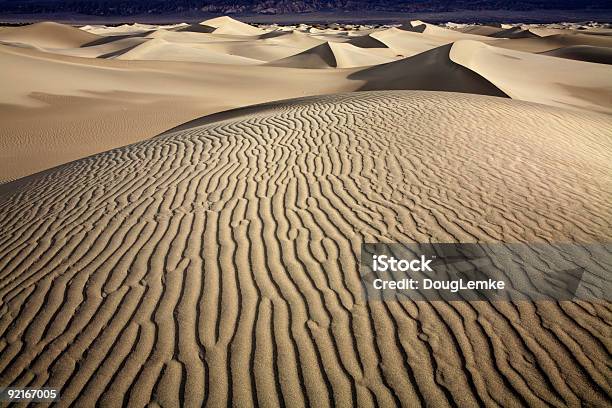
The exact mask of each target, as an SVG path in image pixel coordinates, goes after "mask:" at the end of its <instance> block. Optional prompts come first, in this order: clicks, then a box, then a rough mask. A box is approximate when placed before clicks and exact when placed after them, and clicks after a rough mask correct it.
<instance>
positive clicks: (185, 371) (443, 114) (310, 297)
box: [0, 91, 612, 407]
mask: <svg viewBox="0 0 612 408" xmlns="http://www.w3.org/2000/svg"><path fill="white" fill-rule="evenodd" d="M517 118H520V120H517ZM611 124H612V123H611V119H610V117H609V116H606V115H601V114H596V113H586V112H574V111H568V110H562V109H558V108H554V107H546V106H542V105H538V104H531V103H525V102H520V101H515V100H510V99H503V98H494V97H485V96H475V95H467V94H451V93H441V92H409V91H398V92H393V91H386V92H360V93H353V94H343V95H335V96H327V97H315V98H309V99H301V100H293V101H283V102H279V103H272V104H268V105H262V106H256V107H250V108H247V109H243V110H237V111H233V112H227V113H225V114H223V115H217V116H216V117H213V118H208V119H206V118H205V119H203V120H201V121H200V122H199V123H192V124H191V126H186V127H183V128H181V129H180V130H177V131H175V132H170V133H168V134H165V135H162V136H160V137H157V138H153V139H150V140H147V141H143V142H139V143H136V144H133V145H130V146H126V147H122V148H119V149H115V150H112V151H109V152H106V153H102V154H99V155H96V156H92V157H89V158H86V159H82V160H78V161H75V162H72V163H70V164H67V165H65V166H62V167H60V168H57V169H54V170H51V171H48V172H46V173H44V174H39V175H35V176H31V177H29V178H25V179H22V180H20V181H18V182H14V183H12V184H10V185H8V186H4V187H3V189H2V190H0V231H2V233H1V234H0V301H1V303H0V383H2V384H14V385H20V386H26V385H27V386H29V387H40V386H42V385H45V386H48V387H58V388H61V389H62V400H61V402H60V403H59V404H58V405H59V406H69V405H71V404H75V405H76V406H93V405H94V404H95V403H99V404H101V405H105V404H106V405H114V406H117V405H120V404H130V405H133V406H144V405H145V404H147V403H149V402H154V403H156V404H159V405H161V406H179V405H181V404H184V405H195V406H200V405H201V404H203V403H205V404H208V406H227V405H228V404H234V405H235V406H250V405H252V404H254V403H257V404H259V405H262V406H277V405H281V404H285V405H289V406H322V407H324V406H330V405H333V404H339V403H346V404H347V405H352V406H357V405H359V406H400V405H403V406H410V405H413V404H415V403H418V402H420V403H421V404H428V405H430V406H448V405H451V406H476V405H506V406H527V405H531V406H540V405H555V406H559V405H569V406H578V405H580V404H586V405H591V406H605V405H606V404H607V403H609V395H610V393H611V391H612V390H611V389H610V384H609V381H608V379H609V378H610V367H609V365H608V363H607V362H608V361H609V352H608V350H609V349H610V346H611V345H610V337H609V335H608V333H609V321H610V320H611V319H612V315H611V313H610V308H609V305H607V304H589V303H585V302H579V303H574V302H560V303H553V302H548V303H547V302H544V303H527V302H519V303H488V302H474V303H468V302H460V303H453V302H450V303H444V302H431V303H422V302H419V303H413V302H409V301H403V300H402V301H398V302H394V303H382V302H374V303H368V302H365V301H364V300H363V299H362V298H361V297H360V293H361V292H360V291H361V283H360V280H359V276H358V270H357V268H358V265H357V260H358V254H359V252H358V251H359V246H360V244H361V243H362V242H372V241H384V242H387V241H400V242H413V241H418V242H475V241H485V242H496V241H504V242H536V241H545V242H605V241H609V240H610V239H611V238H612V232H611V231H612V230H611V228H610V227H611V226H610V220H612V210H611V208H610V205H609V203H610V202H611V199H612V197H611V194H610V189H609V186H610V183H611V182H612V179H611V175H612V158H611V157H610V152H611V151H612V145H611V143H612V141H611V139H610V135H609V129H610V126H611Z"/></svg>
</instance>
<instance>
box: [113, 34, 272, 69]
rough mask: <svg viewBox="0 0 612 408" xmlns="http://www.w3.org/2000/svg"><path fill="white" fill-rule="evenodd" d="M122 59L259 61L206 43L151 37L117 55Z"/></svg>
mask: <svg viewBox="0 0 612 408" xmlns="http://www.w3.org/2000/svg"><path fill="white" fill-rule="evenodd" d="M117 58H118V59H123V60H142V61H147V60H153V61H199V62H205V63H209V64H244V65H254V64H259V63H261V61H259V60H254V59H250V58H245V57H241V56H238V55H229V54H226V53H223V52H215V51H212V50H210V49H209V48H208V47H207V46H206V44H181V43H175V42H169V41H166V40H163V39H159V38H156V39H151V40H149V41H147V42H145V43H143V44H140V45H138V46H136V47H133V48H131V49H130V50H129V51H127V52H125V53H122V54H121V55H119V56H118V57H117Z"/></svg>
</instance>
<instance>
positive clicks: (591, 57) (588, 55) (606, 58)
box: [542, 45, 612, 65]
mask: <svg viewBox="0 0 612 408" xmlns="http://www.w3.org/2000/svg"><path fill="white" fill-rule="evenodd" d="M542 54H544V55H550V56H552V57H559V58H568V59H573V60H578V61H585V62H594V63H596V64H609V65H610V64H612V48H605V47H594V46H592V45H570V46H569V47H561V48H557V49H556V50H552V51H547V52H543V53H542Z"/></svg>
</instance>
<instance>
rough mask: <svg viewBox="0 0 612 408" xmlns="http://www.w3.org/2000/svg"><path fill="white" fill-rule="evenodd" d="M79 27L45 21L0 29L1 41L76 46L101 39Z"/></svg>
mask: <svg viewBox="0 0 612 408" xmlns="http://www.w3.org/2000/svg"><path fill="white" fill-rule="evenodd" d="M99 38H100V37H98V36H97V35H95V34H91V33H88V32H85V31H82V30H79V29H78V28H74V27H70V26H67V25H63V24H57V23H51V22H45V23H36V24H31V25H27V26H23V27H13V28H5V29H3V30H1V31H0V41H3V42H9V43H22V44H27V45H31V46H34V47H43V48H74V47H80V46H81V45H83V44H87V43H90V42H92V41H95V40H97V39H99Z"/></svg>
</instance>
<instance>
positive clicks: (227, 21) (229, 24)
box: [200, 16, 266, 36]
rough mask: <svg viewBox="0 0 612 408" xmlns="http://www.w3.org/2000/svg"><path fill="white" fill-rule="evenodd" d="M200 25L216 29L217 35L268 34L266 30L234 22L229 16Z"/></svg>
mask: <svg viewBox="0 0 612 408" xmlns="http://www.w3.org/2000/svg"><path fill="white" fill-rule="evenodd" d="M200 24H201V25H203V26H207V27H213V28H215V30H214V31H213V32H214V33H215V34H225V35H240V36H254V35H262V34H265V33H266V31H265V30H262V29H260V28H257V27H254V26H252V25H249V24H245V23H243V22H241V21H238V20H234V19H233V18H231V17H227V16H223V17H216V18H212V19H210V20H206V21H202V22H201V23H200Z"/></svg>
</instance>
